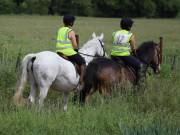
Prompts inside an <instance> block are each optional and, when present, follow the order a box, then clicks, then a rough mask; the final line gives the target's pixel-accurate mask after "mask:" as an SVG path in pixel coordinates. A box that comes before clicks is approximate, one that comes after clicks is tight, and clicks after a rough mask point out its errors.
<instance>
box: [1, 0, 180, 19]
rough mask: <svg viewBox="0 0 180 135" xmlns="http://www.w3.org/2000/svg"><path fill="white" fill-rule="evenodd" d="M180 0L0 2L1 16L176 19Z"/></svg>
mask: <svg viewBox="0 0 180 135" xmlns="http://www.w3.org/2000/svg"><path fill="white" fill-rule="evenodd" d="M179 12H180V1H179V0H0V14H40V15H46V14H49V15H55V14H59V15H63V14H66V13H73V14H74V15H78V16H97V17H148V18H152V17H153V18H159V17H160V18H174V17H176V16H177V15H178V13H179Z"/></svg>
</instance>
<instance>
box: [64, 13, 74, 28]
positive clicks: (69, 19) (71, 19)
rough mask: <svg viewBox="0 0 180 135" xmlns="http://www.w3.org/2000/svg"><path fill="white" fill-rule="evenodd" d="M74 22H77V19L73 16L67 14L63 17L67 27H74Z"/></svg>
mask: <svg viewBox="0 0 180 135" xmlns="http://www.w3.org/2000/svg"><path fill="white" fill-rule="evenodd" d="M74 21H75V17H74V16H73V15H70V14H66V15H64V17H63V22H64V24H65V25H68V26H73V24H74Z"/></svg>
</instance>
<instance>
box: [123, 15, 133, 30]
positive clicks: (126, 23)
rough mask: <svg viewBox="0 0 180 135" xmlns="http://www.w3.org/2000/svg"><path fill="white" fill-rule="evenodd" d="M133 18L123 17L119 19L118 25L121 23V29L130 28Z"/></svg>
mask: <svg viewBox="0 0 180 135" xmlns="http://www.w3.org/2000/svg"><path fill="white" fill-rule="evenodd" d="M133 23H134V22H133V20H132V19H131V18H123V19H122V20H121V23H120V25H121V28H122V29H125V30H128V31H129V30H130V29H131V27H132V25H133Z"/></svg>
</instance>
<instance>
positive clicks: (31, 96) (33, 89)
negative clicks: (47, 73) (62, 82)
mask: <svg viewBox="0 0 180 135" xmlns="http://www.w3.org/2000/svg"><path fill="white" fill-rule="evenodd" d="M30 85H31V90H30V94H29V97H28V99H29V101H30V102H31V103H33V104H34V103H35V100H36V89H37V87H36V84H35V82H34V80H32V81H31V82H30Z"/></svg>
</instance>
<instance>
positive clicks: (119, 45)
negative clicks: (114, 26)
mask: <svg viewBox="0 0 180 135" xmlns="http://www.w3.org/2000/svg"><path fill="white" fill-rule="evenodd" d="M131 36H132V33H131V32H129V31H127V30H120V31H117V32H115V33H113V45H112V51H111V55H113V56H129V55H130V49H131V47H130V43H129V41H130V38H131Z"/></svg>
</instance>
